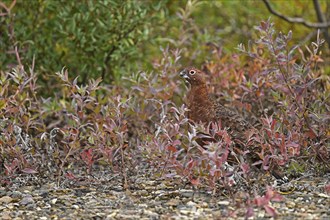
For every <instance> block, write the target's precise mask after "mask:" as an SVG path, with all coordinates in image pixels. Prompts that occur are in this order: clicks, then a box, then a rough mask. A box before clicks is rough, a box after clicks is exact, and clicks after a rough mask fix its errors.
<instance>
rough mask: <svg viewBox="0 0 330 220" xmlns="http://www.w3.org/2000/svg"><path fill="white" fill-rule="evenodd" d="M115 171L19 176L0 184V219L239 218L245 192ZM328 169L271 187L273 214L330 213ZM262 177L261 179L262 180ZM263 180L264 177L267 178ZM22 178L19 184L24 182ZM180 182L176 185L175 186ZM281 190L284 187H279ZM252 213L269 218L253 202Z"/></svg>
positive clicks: (292, 216)
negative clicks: (277, 197) (58, 177)
mask: <svg viewBox="0 0 330 220" xmlns="http://www.w3.org/2000/svg"><path fill="white" fill-rule="evenodd" d="M121 180H122V178H121V177H120V176H118V175H115V174H111V173H106V172H103V171H102V172H100V173H98V174H96V175H94V176H93V177H90V176H88V177H86V176H85V177H84V178H80V179H79V180H77V181H75V182H72V181H71V182H70V181H69V180H65V181H63V182H62V183H61V184H60V186H58V185H57V184H56V183H55V182H52V181H50V180H47V179H42V180H41V179H38V178H36V177H34V178H32V177H29V176H22V177H20V178H17V179H16V180H15V181H16V182H15V183H14V184H12V186H11V187H9V188H5V187H2V188H0V217H1V219H220V218H221V219H244V216H245V213H246V210H247V209H246V206H245V205H244V202H242V201H244V195H246V194H244V193H239V192H237V193H236V194H235V196H234V198H233V197H231V196H229V195H226V193H225V191H222V192H221V193H214V192H211V191H207V190H205V189H198V190H193V189H192V187H191V186H189V185H187V186H186V187H182V184H178V183H175V181H171V182H169V181H165V180H164V179H158V180H150V178H147V177H145V176H143V175H141V176H135V177H134V183H132V182H131V183H129V186H130V187H129V189H127V190H125V189H123V187H122V184H121V182H122V181H121ZM329 180H330V175H329V174H327V175H325V176H323V177H320V176H318V177H317V176H313V175H309V176H308V177H305V178H300V179H297V180H291V181H290V182H289V183H288V184H284V185H282V186H280V187H275V188H274V189H275V190H276V191H282V192H281V194H282V196H283V200H282V201H280V202H274V203H271V206H272V207H273V208H275V210H276V212H277V217H278V219H330V208H329V207H330V196H329V195H328V194H326V193H325V192H324V186H325V184H329ZM265 181H266V180H265ZM267 181H268V180H267ZM23 183H24V184H23ZM179 186H181V187H179ZM283 191H286V192H283ZM254 213H255V215H254V217H253V218H254V219H265V218H270V217H269V215H268V214H267V213H266V212H265V210H264V209H263V208H262V207H254Z"/></svg>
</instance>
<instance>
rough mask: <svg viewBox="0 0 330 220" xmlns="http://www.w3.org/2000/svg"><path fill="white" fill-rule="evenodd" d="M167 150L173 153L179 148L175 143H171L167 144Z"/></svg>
mask: <svg viewBox="0 0 330 220" xmlns="http://www.w3.org/2000/svg"><path fill="white" fill-rule="evenodd" d="M167 150H169V151H172V152H173V153H175V152H177V151H178V150H177V149H176V147H174V146H173V145H169V146H167Z"/></svg>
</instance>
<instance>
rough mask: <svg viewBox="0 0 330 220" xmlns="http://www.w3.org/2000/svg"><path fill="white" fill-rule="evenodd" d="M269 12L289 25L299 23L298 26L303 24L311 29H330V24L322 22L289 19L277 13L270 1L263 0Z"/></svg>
mask: <svg viewBox="0 0 330 220" xmlns="http://www.w3.org/2000/svg"><path fill="white" fill-rule="evenodd" d="M262 1H263V2H264V3H265V5H266V7H267V9H268V11H269V12H270V13H272V14H274V15H276V16H277V17H279V18H281V19H283V20H285V21H287V22H289V23H298V24H302V25H304V26H306V27H309V28H327V27H330V22H322V23H312V22H309V21H305V20H304V19H303V18H297V17H296V18H292V17H287V16H285V15H283V14H281V13H279V12H278V11H275V10H274V9H273V8H272V6H271V5H270V3H269V1H268V0H262Z"/></svg>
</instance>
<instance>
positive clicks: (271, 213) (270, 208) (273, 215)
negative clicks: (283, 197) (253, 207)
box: [264, 205, 277, 217]
mask: <svg viewBox="0 0 330 220" xmlns="http://www.w3.org/2000/svg"><path fill="white" fill-rule="evenodd" d="M264 209H265V210H266V212H267V213H268V214H269V215H271V216H272V217H276V215H277V214H276V211H275V209H274V208H273V207H271V206H269V205H265V206H264Z"/></svg>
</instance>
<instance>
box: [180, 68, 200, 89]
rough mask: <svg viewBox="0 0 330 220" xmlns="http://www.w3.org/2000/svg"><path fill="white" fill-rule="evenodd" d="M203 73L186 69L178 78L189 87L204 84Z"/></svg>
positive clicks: (193, 69)
mask: <svg viewBox="0 0 330 220" xmlns="http://www.w3.org/2000/svg"><path fill="white" fill-rule="evenodd" d="M203 75H204V73H203V72H202V71H200V70H198V69H196V68H193V67H188V68H185V69H183V70H182V71H181V72H180V76H181V77H182V78H183V79H185V80H186V81H187V82H188V83H189V84H190V85H191V86H196V85H202V84H205V79H204V76H203Z"/></svg>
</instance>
